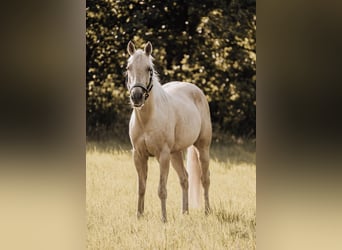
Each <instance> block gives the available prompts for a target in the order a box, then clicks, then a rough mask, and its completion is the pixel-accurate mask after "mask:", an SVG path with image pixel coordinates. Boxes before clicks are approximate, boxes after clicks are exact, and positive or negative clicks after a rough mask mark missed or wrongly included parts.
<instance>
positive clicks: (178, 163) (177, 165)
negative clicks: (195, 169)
mask: <svg viewBox="0 0 342 250" xmlns="http://www.w3.org/2000/svg"><path fill="white" fill-rule="evenodd" d="M171 163H172V166H173V168H174V169H175V170H176V172H177V174H178V177H179V182H180V185H181V187H182V191H183V195H182V196H183V198H182V212H183V214H184V213H188V212H189V202H188V189H189V182H188V173H187V172H186V170H185V167H184V162H183V153H182V151H179V152H175V153H173V154H171Z"/></svg>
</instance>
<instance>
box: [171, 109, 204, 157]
mask: <svg viewBox="0 0 342 250" xmlns="http://www.w3.org/2000/svg"><path fill="white" fill-rule="evenodd" d="M200 130H201V118H200V115H199V114H198V113H196V112H193V113H192V115H191V116H185V117H183V118H182V121H181V122H178V123H177V126H176V129H175V135H174V137H175V141H174V146H173V148H172V151H179V150H183V149H185V148H187V147H189V146H190V145H192V144H194V142H195V141H196V140H197V138H198V136H199V133H200Z"/></svg>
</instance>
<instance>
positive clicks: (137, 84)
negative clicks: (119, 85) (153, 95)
mask: <svg viewBox="0 0 342 250" xmlns="http://www.w3.org/2000/svg"><path fill="white" fill-rule="evenodd" d="M149 71H150V80H149V82H148V84H147V85H146V87H145V85H144V84H142V83H136V84H134V85H133V86H132V87H131V88H130V89H129V94H131V92H132V90H133V89H134V88H142V89H143V91H144V94H145V100H146V99H147V98H148V97H149V96H150V92H151V90H152V88H153V84H152V78H153V70H152V69H150V70H149Z"/></svg>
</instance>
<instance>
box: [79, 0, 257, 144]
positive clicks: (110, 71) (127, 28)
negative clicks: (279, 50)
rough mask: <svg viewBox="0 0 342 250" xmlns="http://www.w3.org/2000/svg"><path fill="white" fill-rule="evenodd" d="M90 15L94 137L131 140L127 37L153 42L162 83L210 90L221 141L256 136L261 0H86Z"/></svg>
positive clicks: (89, 115)
mask: <svg viewBox="0 0 342 250" xmlns="http://www.w3.org/2000/svg"><path fill="white" fill-rule="evenodd" d="M86 20H87V30H86V33H87V34H86V40H87V55H86V56H87V73H86V74H87V75H86V80H87V81H86V84H87V86H86V92H87V137H88V138H93V139H94V138H95V139H104V138H120V139H127V138H128V121H129V117H130V113H131V108H130V105H129V99H128V92H127V89H126V86H125V81H124V71H125V67H126V61H127V58H128V53H127V52H126V46H127V43H128V41H129V40H132V41H133V42H134V43H135V44H136V47H142V46H143V45H144V44H145V43H146V42H147V41H151V42H152V44H153V56H154V58H155V61H154V62H155V66H156V70H157V71H158V72H159V76H160V80H161V83H162V84H163V83H166V82H168V81H172V80H178V81H187V82H192V83H194V84H196V85H197V86H199V87H200V88H201V89H202V90H203V91H204V93H205V94H206V96H207V98H208V101H209V105H210V110H211V117H212V122H213V132H214V139H215V140H216V141H220V140H223V139H226V138H228V137H229V138H231V137H232V136H233V137H243V138H255V135H256V7H255V1H253V0H240V1H234V0H233V1H227V0H220V1H194V0H190V1H185V0H184V1H174V0H173V1H170V0H166V1H149V0H148V1H115V0H107V1H105V0H102V1H98V0H97V1H93V0H87V19H86Z"/></svg>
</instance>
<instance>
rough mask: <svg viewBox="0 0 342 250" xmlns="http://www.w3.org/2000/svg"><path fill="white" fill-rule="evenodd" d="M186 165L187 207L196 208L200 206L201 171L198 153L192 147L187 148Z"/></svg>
mask: <svg viewBox="0 0 342 250" xmlns="http://www.w3.org/2000/svg"><path fill="white" fill-rule="evenodd" d="M186 165H187V171H188V174H189V205H190V207H192V208H198V207H199V206H200V204H201V193H202V192H201V191H202V188H201V175H202V170H201V166H200V162H199V159H198V152H197V150H196V148H195V147H194V146H191V147H189V148H188V153H187V164H186Z"/></svg>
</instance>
